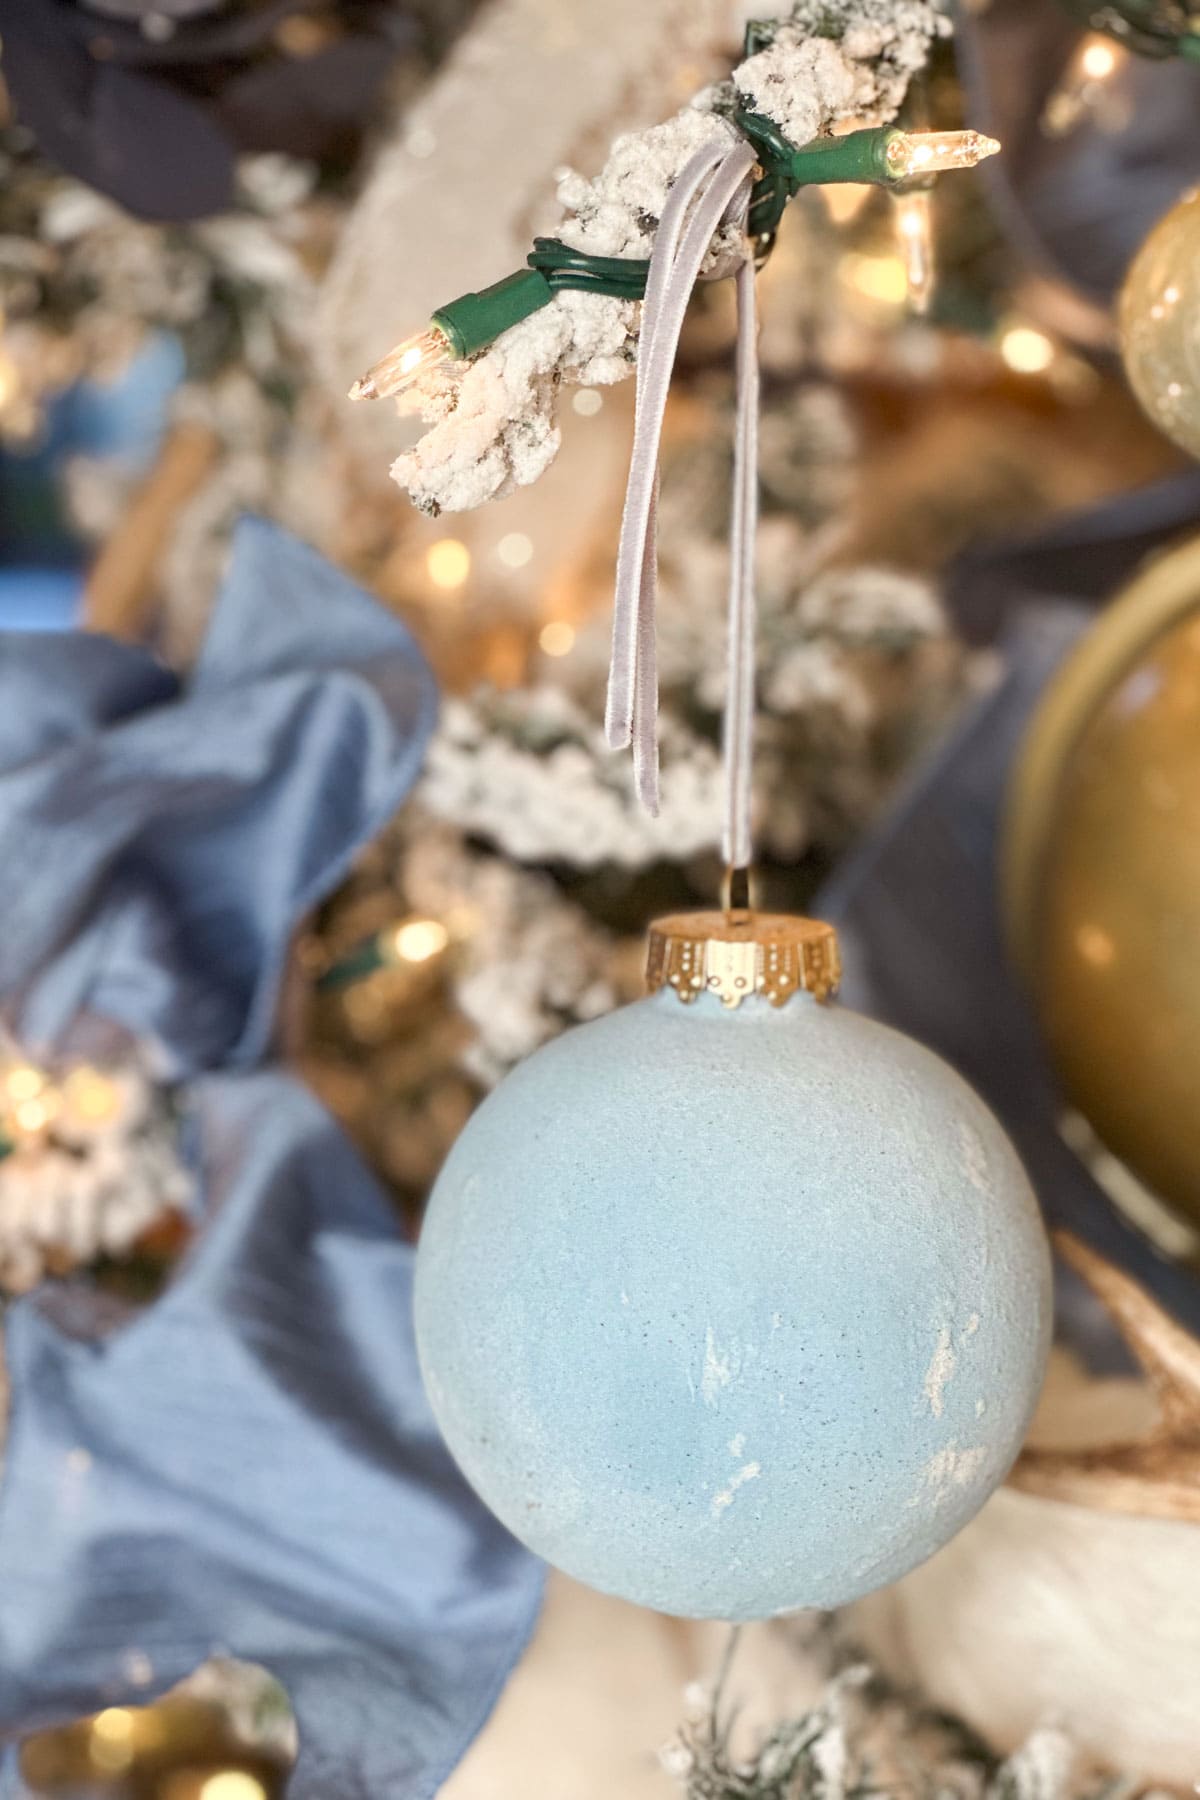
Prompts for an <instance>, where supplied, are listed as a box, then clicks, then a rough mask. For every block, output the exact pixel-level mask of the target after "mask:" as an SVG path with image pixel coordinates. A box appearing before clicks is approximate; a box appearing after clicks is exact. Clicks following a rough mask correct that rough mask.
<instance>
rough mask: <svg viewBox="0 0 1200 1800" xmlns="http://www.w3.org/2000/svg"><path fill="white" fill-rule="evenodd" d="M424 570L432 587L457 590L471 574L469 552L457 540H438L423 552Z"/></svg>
mask: <svg viewBox="0 0 1200 1800" xmlns="http://www.w3.org/2000/svg"><path fill="white" fill-rule="evenodd" d="M425 569H426V573H427V574H428V576H429V579H430V581H432V583H433V585H434V587H438V588H445V589H450V588H459V587H461V586H462V584H463V582H464V581H465V580H466V579H467V576H468V575H469V574H470V573H471V552H470V551H469V550H468V549H467V546H466V545H465V544H464V543H461V542H460V541H459V539H458V538H439V539H438V541H437V543H436V544H431V545H430V546H429V549H428V550H427V551H426V552H425Z"/></svg>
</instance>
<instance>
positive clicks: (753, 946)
mask: <svg viewBox="0 0 1200 1800" xmlns="http://www.w3.org/2000/svg"><path fill="white" fill-rule="evenodd" d="M841 975H842V959H841V956H840V955H839V952H838V941H837V933H836V932H835V931H834V929H833V926H832V925H826V924H824V923H823V922H822V921H821V920H820V919H799V918H793V917H791V916H790V915H788V914H784V913H753V912H728V913H726V912H695V913H674V914H672V915H671V917H669V918H666V919H656V920H655V921H654V923H653V924H652V925H651V927H650V940H649V944H648V946H647V951H646V987H647V990H648V991H649V992H650V993H652V994H655V993H657V992H658V990H659V988H663V987H670V988H674V990H675V992H676V993H677V994H678V996H679V998H680V999H681V1000H682V1001H684V1002H685V1003H689V1002H691V1001H692V1000H695V999H697V998H698V996H699V995H700V994H703V993H706V992H707V993H711V994H715V995H716V996H717V998H718V999H719V1000H720V1002H721V1004H722V1006H730V1007H732V1006H740V1005H741V1003H742V1001H743V1000H745V999H748V998H749V996H750V995H751V994H761V995H762V996H763V998H764V999H765V1000H769V1001H770V1002H771V1005H772V1006H783V1005H785V1004H786V1002H787V1001H788V1000H790V999H791V997H792V995H793V994H795V993H798V992H800V991H801V990H803V991H804V992H805V993H808V994H812V995H813V996H814V997H815V998H816V999H817V1000H828V998H829V996H830V995H831V994H833V993H835V992H836V990H837V985H838V982H839V981H840V980H841Z"/></svg>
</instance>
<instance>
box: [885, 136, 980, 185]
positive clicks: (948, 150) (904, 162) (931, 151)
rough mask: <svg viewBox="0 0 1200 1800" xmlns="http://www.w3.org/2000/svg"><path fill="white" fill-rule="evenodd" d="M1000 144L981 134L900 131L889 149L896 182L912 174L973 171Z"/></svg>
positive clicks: (892, 173) (891, 172)
mask: <svg viewBox="0 0 1200 1800" xmlns="http://www.w3.org/2000/svg"><path fill="white" fill-rule="evenodd" d="M999 148H1000V145H999V143H998V141H997V140H996V139H995V138H992V137H985V136H984V134H983V132H982V131H898V132H896V134H895V136H894V137H893V138H891V140H890V141H889V143H888V147H887V165H888V173H889V175H890V176H891V177H892V179H893V181H906V180H908V179H909V178H910V177H911V176H913V175H942V174H944V173H945V172H946V171H947V170H948V169H973V168H974V167H975V165H976V163H981V162H982V161H983V160H984V158H985V157H988V156H995V154H996V152H997V151H998V150H999Z"/></svg>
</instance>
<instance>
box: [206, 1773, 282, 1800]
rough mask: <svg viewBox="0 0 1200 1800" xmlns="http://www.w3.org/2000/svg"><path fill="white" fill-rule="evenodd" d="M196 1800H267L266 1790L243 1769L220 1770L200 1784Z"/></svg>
mask: <svg viewBox="0 0 1200 1800" xmlns="http://www.w3.org/2000/svg"><path fill="white" fill-rule="evenodd" d="M198 1800H267V1790H266V1788H265V1787H264V1786H263V1784H262V1782H261V1781H259V1780H257V1779H256V1778H255V1777H254V1776H253V1775H247V1773H246V1771H245V1770H244V1769H221V1770H220V1771H219V1772H218V1773H217V1774H216V1775H210V1776H209V1777H208V1780H207V1781H205V1782H203V1783H202V1784H201V1787H200V1793H199V1797H198Z"/></svg>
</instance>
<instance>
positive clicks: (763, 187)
mask: <svg viewBox="0 0 1200 1800" xmlns="http://www.w3.org/2000/svg"><path fill="white" fill-rule="evenodd" d="M733 123H734V124H735V125H736V126H737V128H738V130H739V131H740V132H741V133H742V135H743V136H744V137H746V138H747V139H749V141H750V143H751V144H752V145H753V146H754V149H755V151H756V153H757V155H758V161H759V166H760V168H761V169H762V171H763V173H762V176H761V178H760V179H759V180H758V182H756V184H755V186H754V189H753V191H752V193H751V196H750V210H749V215H748V221H747V228H748V231H749V234H750V236H751V238H752V239H753V240H754V242H755V244H756V247H757V253H758V257H759V260H760V261H761V260H762V259H763V258H764V257H765V256H766V255H767V254H768V253H769V251H770V248H771V245H772V243H773V242H774V237H775V232H776V230H777V229H778V226H779V221H780V219H781V218H782V217H783V213H784V210H785V208H786V207H787V205H788V202H789V201H790V200H792V199H794V197H795V196H796V194H798V193H799V191H800V189H801V188H802V187H823V186H826V185H828V184H830V183H833V182H843V181H857V182H875V183H880V184H883V185H885V186H895V185H897V184H898V183H900V182H902V181H904V180H905V179H907V177H908V174H909V171H908V170H907V169H906V168H905V167H904V163H903V158H902V156H901V155H899V154H898V152H902V151H903V149H904V147H905V146H906V144H907V141H908V140H907V136H906V134H905V133H904V132H902V131H898V130H897V129H896V128H895V127H894V126H882V127H877V128H875V129H868V130H865V131H851V132H848V133H847V134H846V136H845V137H830V138H820V139H818V140H817V141H816V142H815V143H812V144H807V145H805V146H803V147H802V148H797V147H796V145H795V144H791V143H789V142H788V140H787V138H785V137H784V136H783V135H782V133H781V132H780V131H778V130H777V128H776V127H775V126H774V125H772V124H771V122H770V120H769V119H764V118H760V117H759V116H758V115H757V114H754V113H741V112H739V113H735V114H734V115H733ZM649 268H650V264H649V262H648V261H645V260H641V259H635V258H631V257H620V256H593V255H591V254H589V252H587V251H586V250H576V249H574V248H572V246H571V245H569V244H564V243H563V242H562V241H561V240H560V239H558V238H544V237H540V238H536V239H535V240H534V246H533V250H532V252H531V253H530V255H529V258H528V266H527V267H526V268H524V269H518V270H516V271H515V272H514V273H513V274H512V275H506V276H505V277H504V279H503V281H497V282H495V283H494V284H493V285H492V286H491V287H487V288H483V289H481V290H480V292H479V293H477V294H461V295H460V296H459V298H458V299H457V300H451V301H450V302H449V303H448V304H447V305H445V306H442V307H439V308H438V310H437V312H435V313H434V315H433V318H432V321H431V322H432V324H433V325H434V326H435V327H436V328H437V330H439V331H440V332H441V333H442V335H443V336H444V337H445V339H446V341H447V343H448V345H449V347H450V350H451V353H452V354H453V355H454V357H455V358H456V359H458V360H459V361H464V360H465V359H466V358H467V357H470V356H476V355H478V353H479V352H480V351H481V350H486V349H487V348H488V346H489V345H490V344H493V343H495V341H496V339H497V338H498V337H501V336H503V334H504V332H506V331H511V329H512V327H513V326H514V325H519V324H520V323H521V321H522V319H527V318H529V316H530V315H531V314H532V313H535V312H538V311H540V310H541V308H542V307H543V306H548V305H549V303H550V301H551V300H552V299H553V298H554V296H555V294H556V293H559V292H561V291H562V290H563V289H564V288H569V289H573V290H575V291H576V292H579V293H589V294H604V295H607V296H609V297H610V298H612V299H616V300H640V299H641V298H642V297H643V295H644V294H645V292H646V276H647V273H648V271H649Z"/></svg>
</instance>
